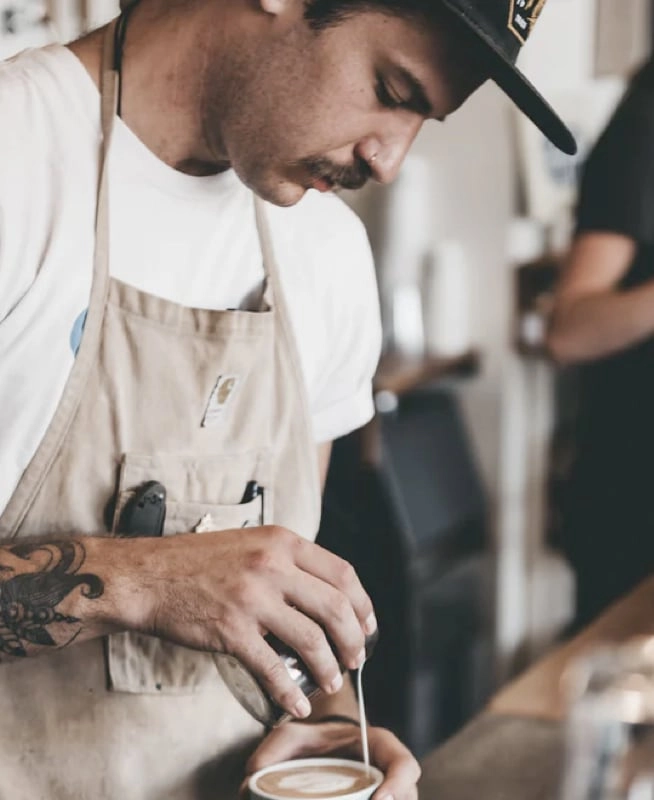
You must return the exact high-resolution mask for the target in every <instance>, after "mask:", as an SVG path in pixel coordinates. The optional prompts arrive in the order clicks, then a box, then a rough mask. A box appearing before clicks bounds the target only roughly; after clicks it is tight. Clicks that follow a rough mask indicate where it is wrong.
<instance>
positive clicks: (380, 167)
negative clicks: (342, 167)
mask: <svg viewBox="0 0 654 800" xmlns="http://www.w3.org/2000/svg"><path fill="white" fill-rule="evenodd" d="M423 122H424V120H423V118H422V117H419V116H418V115H416V114H411V115H410V117H409V116H408V115H407V118H405V119H404V120H402V124H401V125H394V126H393V129H392V130H386V131H385V132H384V134H381V135H374V136H369V137H366V138H365V139H364V140H362V141H361V142H359V144H358V145H357V147H356V149H355V151H356V154H357V156H359V158H362V159H363V160H364V161H366V162H367V164H368V166H369V167H370V169H371V171H372V176H373V178H374V179H375V180H376V181H378V182H379V183H391V182H392V181H394V180H395V178H396V177H397V175H398V173H399V171H400V168H401V166H402V162H403V161H404V158H405V156H406V154H407V153H408V151H409V148H410V147H411V145H412V144H413V142H414V140H415V138H416V136H417V135H418V132H419V131H420V128H421V127H422V123H423Z"/></svg>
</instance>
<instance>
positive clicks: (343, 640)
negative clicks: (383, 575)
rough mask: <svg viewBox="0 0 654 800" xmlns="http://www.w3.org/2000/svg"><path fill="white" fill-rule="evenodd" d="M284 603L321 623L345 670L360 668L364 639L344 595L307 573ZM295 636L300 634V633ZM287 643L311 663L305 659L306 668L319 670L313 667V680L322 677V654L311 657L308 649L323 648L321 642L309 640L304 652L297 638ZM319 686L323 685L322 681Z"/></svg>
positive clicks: (287, 594) (301, 573)
mask: <svg viewBox="0 0 654 800" xmlns="http://www.w3.org/2000/svg"><path fill="white" fill-rule="evenodd" d="M286 601H287V602H288V603H290V604H291V605H293V606H296V607H298V608H299V609H301V611H302V613H303V614H306V615H307V617H310V618H311V619H314V620H320V622H321V624H322V625H323V626H324V628H325V630H326V631H327V634H328V636H329V638H330V640H331V642H332V643H333V645H334V647H335V649H336V651H337V652H338V655H339V661H340V662H341V663H342V664H343V666H344V667H347V668H348V669H357V668H358V667H360V666H361V664H362V663H363V661H364V660H365V648H364V645H365V638H364V635H363V631H362V629H361V625H360V623H359V620H358V618H357V616H356V614H355V612H354V608H353V607H352V604H351V603H350V601H349V599H348V597H347V596H346V595H345V594H343V593H342V592H339V591H338V589H335V588H334V587H333V586H331V585H330V584H328V583H325V582H324V581H322V580H320V579H319V578H315V577H314V576H313V575H310V574H309V573H307V572H300V573H299V575H298V576H297V577H296V579H295V580H294V582H293V585H292V587H291V589H290V590H289V591H287V592H286ZM303 633H306V635H307V637H310V635H311V632H310V631H309V630H308V629H306V630H305V631H303ZM298 634H300V631H299V630H298ZM323 638H324V637H323ZM288 643H289V644H291V645H292V646H294V644H297V647H294V649H296V650H297V651H298V652H301V653H302V654H303V657H304V656H305V655H306V656H307V657H308V658H309V659H311V660H310V661H306V659H305V661H306V663H307V665H308V666H310V667H312V666H313V665H314V663H315V665H316V667H317V668H318V671H314V670H313V668H312V669H311V672H312V673H313V674H314V675H315V676H316V677H322V676H323V674H324V673H323V670H322V666H323V665H322V664H321V663H320V660H319V659H320V657H321V656H322V652H319V653H316V654H314V653H313V652H312V651H311V650H310V648H311V646H312V645H316V644H319V645H322V641H320V642H315V641H311V640H310V639H309V638H308V639H307V641H306V646H307V649H303V646H304V645H305V642H304V641H303V640H302V638H301V636H299V635H298V636H297V637H296V639H295V641H294V643H291V642H290V641H289V642H288ZM314 655H315V661H314ZM325 668H326V664H325ZM334 677H335V676H334ZM322 685H323V683H322V682H321V686H322Z"/></svg>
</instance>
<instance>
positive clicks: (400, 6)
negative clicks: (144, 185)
mask: <svg viewBox="0 0 654 800" xmlns="http://www.w3.org/2000/svg"><path fill="white" fill-rule="evenodd" d="M374 11H376V12H379V13H382V14H388V15H391V16H395V17H408V18H411V17H414V18H417V19H422V20H424V21H425V22H427V23H428V24H430V25H437V26H439V27H440V28H442V29H443V30H445V31H446V32H447V35H446V36H445V37H444V38H443V52H442V53H441V63H442V64H443V66H444V67H446V68H447V69H449V70H451V71H452V72H453V74H459V75H467V76H475V77H477V76H478V77H479V78H480V80H481V79H484V78H485V77H486V76H487V74H488V61H487V53H486V51H485V49H484V48H483V47H482V46H480V44H479V40H478V39H477V37H476V36H475V35H474V34H473V33H472V32H471V31H470V30H469V29H468V27H467V26H466V25H464V23H462V22H461V20H460V19H459V18H458V17H456V16H455V15H454V14H453V13H452V12H451V11H450V10H449V9H448V8H447V7H446V6H445V5H444V4H443V3H441V2H439V0H304V16H305V19H306V20H307V22H308V23H309V25H310V26H311V27H312V28H313V29H314V30H316V31H320V30H323V29H325V28H328V27H330V26H333V25H338V24H339V23H341V22H344V21H345V20H347V19H348V18H349V17H352V16H353V15H355V14H359V13H362V12H374Z"/></svg>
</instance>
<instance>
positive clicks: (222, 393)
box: [202, 375, 241, 428]
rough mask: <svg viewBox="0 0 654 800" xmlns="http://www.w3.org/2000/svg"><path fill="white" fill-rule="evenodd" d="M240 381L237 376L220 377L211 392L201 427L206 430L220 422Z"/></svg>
mask: <svg viewBox="0 0 654 800" xmlns="http://www.w3.org/2000/svg"><path fill="white" fill-rule="evenodd" d="M240 381H241V379H240V376H238V375H220V376H219V378H218V380H217V381H216V385H215V386H214V387H213V389H212V390H211V394H210V395H209V402H208V403H207V409H206V411H205V412H204V417H203V418H202V427H203V428H208V427H209V426H211V425H216V424H217V423H218V422H220V421H221V420H222V418H223V416H224V415H225V412H226V411H227V408H228V407H229V405H230V403H231V401H232V399H233V398H234V395H235V394H236V389H237V388H238V385H239V383H240Z"/></svg>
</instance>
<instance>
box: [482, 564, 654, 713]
mask: <svg viewBox="0 0 654 800" xmlns="http://www.w3.org/2000/svg"><path fill="white" fill-rule="evenodd" d="M640 635H654V577H651V578H648V579H647V580H646V581H645V582H644V583H641V584H640V586H638V587H637V588H636V589H634V591H633V592H631V593H630V594H628V595H626V596H625V597H624V598H623V599H622V600H619V601H618V602H617V603H615V604H614V605H612V606H611V607H610V608H609V609H608V610H607V611H606V612H604V614H603V615H602V616H601V617H599V618H598V619H597V620H596V621H595V622H594V623H593V624H592V625H590V626H589V627H588V628H587V629H586V630H585V631H583V633H581V634H579V636H576V637H575V638H574V639H571V640H570V641H569V642H567V643H566V644H564V645H562V646H560V647H558V648H557V649H555V650H554V651H553V652H552V653H551V654H550V655H549V656H546V657H545V658H544V659H542V660H541V661H539V662H537V663H536V664H535V665H534V666H533V667H531V668H530V669H528V670H527V671H526V672H525V673H524V674H523V675H521V676H519V677H518V678H516V679H515V680H514V681H512V682H511V683H509V684H508V685H507V686H506V687H505V688H504V689H503V690H501V691H500V692H499V693H498V694H497V695H496V696H495V697H494V698H493V700H492V701H491V703H490V705H489V709H490V711H494V712H496V713H500V714H511V715H514V716H522V717H525V716H526V717H538V718H541V719H562V718H563V717H564V716H565V703H564V697H563V692H562V691H561V676H562V675H563V673H564V671H565V668H566V667H567V666H568V664H570V662H571V661H572V660H573V659H575V658H577V657H578V656H579V655H581V654H582V653H584V652H585V651H587V650H588V649H589V648H592V647H596V646H597V645H599V644H601V643H602V642H624V641H626V640H627V639H630V638H632V637H634V636H640Z"/></svg>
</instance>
